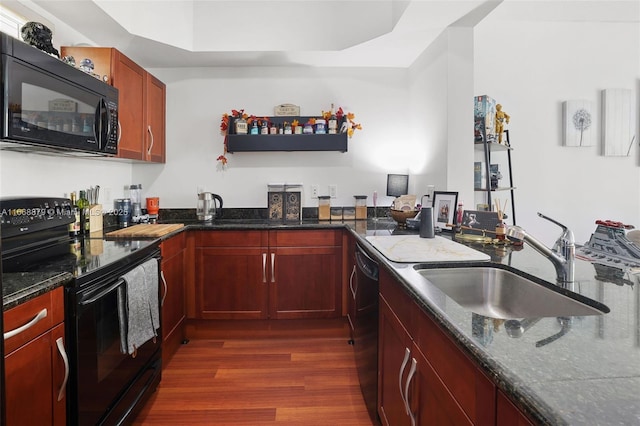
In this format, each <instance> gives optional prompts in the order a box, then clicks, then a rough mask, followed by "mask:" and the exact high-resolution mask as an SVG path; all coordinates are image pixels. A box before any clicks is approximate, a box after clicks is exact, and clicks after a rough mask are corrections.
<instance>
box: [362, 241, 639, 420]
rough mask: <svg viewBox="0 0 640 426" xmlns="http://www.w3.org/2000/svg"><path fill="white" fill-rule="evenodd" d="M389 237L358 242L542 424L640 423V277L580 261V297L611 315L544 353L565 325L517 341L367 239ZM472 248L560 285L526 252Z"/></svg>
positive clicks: (550, 322)
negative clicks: (600, 305)
mask: <svg viewBox="0 0 640 426" xmlns="http://www.w3.org/2000/svg"><path fill="white" fill-rule="evenodd" d="M384 232H385V231H377V232H376V231H371V230H367V231H366V232H365V233H362V232H359V233H357V235H358V239H359V242H360V243H362V244H364V245H365V247H367V248H368V250H367V251H369V253H370V254H371V255H372V256H374V257H375V258H376V259H377V260H378V261H379V262H381V264H383V265H385V266H386V267H387V269H388V270H389V271H390V272H391V273H392V274H393V275H394V276H395V277H396V278H397V279H398V280H399V281H400V282H401V283H403V285H404V286H405V288H406V289H407V290H408V292H409V293H410V294H411V295H412V296H413V298H414V300H416V301H417V302H418V304H419V305H420V306H422V308H423V310H425V311H426V312H427V313H429V315H430V316H431V317H432V318H433V319H434V320H436V322H437V323H439V324H440V325H441V326H442V327H443V328H444V329H445V330H446V331H448V333H449V335H450V336H451V337H452V338H453V339H454V340H455V341H457V342H458V344H459V345H460V346H461V347H462V348H463V350H464V351H465V352H466V353H467V354H468V355H469V356H470V357H471V358H472V359H474V360H475V361H476V362H477V363H478V364H479V365H480V366H481V367H482V368H483V369H484V371H485V373H486V374H487V375H488V376H489V377H491V378H492V380H493V381H494V382H495V383H496V384H497V386H498V387H499V388H500V389H501V390H502V391H504V392H505V393H506V394H507V395H509V396H510V397H511V398H512V399H513V400H514V401H515V402H516V404H517V405H518V406H519V408H520V409H521V410H522V411H524V412H526V413H527V414H528V415H529V416H531V418H533V419H535V420H536V422H538V423H540V424H549V425H560V424H570V425H612V424H618V425H631V424H634V425H635V424H640V292H639V288H638V285H639V284H640V275H629V274H613V273H611V271H603V270H602V269H598V270H596V269H595V267H594V266H593V265H592V264H591V263H589V262H585V261H582V260H577V261H576V280H575V286H574V288H573V290H574V291H575V292H576V293H579V294H581V295H583V296H586V297H588V298H590V299H593V300H596V301H598V302H601V303H604V304H605V305H606V306H607V307H609V308H610V310H611V311H610V312H609V313H607V314H604V315H595V316H580V317H569V318H570V324H571V325H570V330H569V332H568V333H566V334H565V335H562V336H561V337H559V338H557V340H553V341H552V342H550V343H548V344H544V345H542V346H540V345H539V347H538V346H536V343H538V342H541V341H544V340H545V339H547V338H549V337H551V336H554V335H557V334H558V333H559V332H560V331H561V329H562V327H561V325H560V320H558V318H556V317H549V318H541V319H540V320H539V321H537V322H536V323H535V324H534V325H533V326H531V328H529V329H528V330H527V331H526V332H525V333H524V334H523V335H522V336H521V337H519V338H512V337H509V336H508V335H507V333H506V331H505V328H504V324H503V321H501V320H499V319H494V318H490V317H486V316H482V315H478V314H475V313H473V312H471V311H469V310H468V309H465V308H463V307H462V306H460V305H458V304H457V303H456V302H455V301H454V300H453V299H451V298H449V297H448V296H447V295H446V294H444V293H443V292H441V291H440V290H438V289H437V288H436V287H434V286H432V285H431V284H429V283H426V284H425V282H421V283H418V284H416V281H415V279H414V278H413V277H414V276H415V274H412V273H411V272H415V271H410V270H411V269H413V266H414V264H400V263H395V262H391V261H388V260H387V259H385V258H384V257H383V256H382V255H381V254H380V252H378V251H377V250H376V249H375V248H373V246H371V245H370V244H369V243H368V242H367V240H366V236H367V235H373V234H374V233H375V234H376V235H384ZM443 235H445V236H446V235H449V236H451V234H443ZM468 245H470V246H471V247H473V248H476V249H478V250H480V251H483V252H485V253H487V254H489V255H490V256H491V262H492V263H496V264H500V265H504V267H507V268H514V269H515V270H517V271H522V272H525V273H527V274H531V275H533V276H535V277H538V278H541V279H543V280H545V281H547V282H550V283H555V276H556V275H555V269H554V267H553V265H552V264H551V262H550V261H549V260H547V259H546V258H544V257H543V256H542V255H540V254H539V253H538V252H536V251H535V250H533V249H531V248H529V247H527V246H526V245H525V246H524V247H523V248H522V249H521V250H517V251H512V250H511V249H506V250H505V249H504V248H502V247H494V246H492V245H486V246H483V245H480V244H468ZM455 265H456V266H468V265H465V264H464V263H456V264H455ZM476 265H477V263H476ZM431 266H432V267H438V266H446V265H442V264H441V265H431ZM607 272H609V273H607Z"/></svg>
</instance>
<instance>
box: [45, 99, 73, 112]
mask: <svg viewBox="0 0 640 426" xmlns="http://www.w3.org/2000/svg"><path fill="white" fill-rule="evenodd" d="M49 111H52V112H77V111H78V103H77V102H75V101H72V100H71V99H53V100H50V101H49Z"/></svg>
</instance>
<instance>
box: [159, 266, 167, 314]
mask: <svg viewBox="0 0 640 426" xmlns="http://www.w3.org/2000/svg"><path fill="white" fill-rule="evenodd" d="M160 278H162V285H163V286H164V294H163V295H162V301H160V306H164V299H166V298H167V293H169V287H168V286H167V280H166V279H165V278H164V271H160Z"/></svg>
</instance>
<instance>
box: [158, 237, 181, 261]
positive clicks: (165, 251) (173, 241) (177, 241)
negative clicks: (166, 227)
mask: <svg viewBox="0 0 640 426" xmlns="http://www.w3.org/2000/svg"><path fill="white" fill-rule="evenodd" d="M186 241H187V239H186V233H185V232H181V233H179V234H178V235H175V236H173V237H171V238H169V239H167V240H164V241H163V242H162V243H161V244H160V250H161V251H162V259H163V260H165V259H170V258H172V257H173V256H175V255H176V254H178V253H180V252H181V251H182V250H184V249H185V248H186Z"/></svg>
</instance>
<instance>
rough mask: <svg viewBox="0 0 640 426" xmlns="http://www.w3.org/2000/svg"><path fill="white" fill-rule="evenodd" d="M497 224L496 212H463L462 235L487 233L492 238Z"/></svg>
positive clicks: (498, 220)
mask: <svg viewBox="0 0 640 426" xmlns="http://www.w3.org/2000/svg"><path fill="white" fill-rule="evenodd" d="M499 222H500V219H498V212H491V211H481V210H465V211H464V213H463V215H462V226H463V227H464V228H463V234H473V235H484V234H485V233H486V232H489V233H490V235H489V236H490V237H492V238H493V236H494V235H495V233H496V226H497V225H498V223H499Z"/></svg>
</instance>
